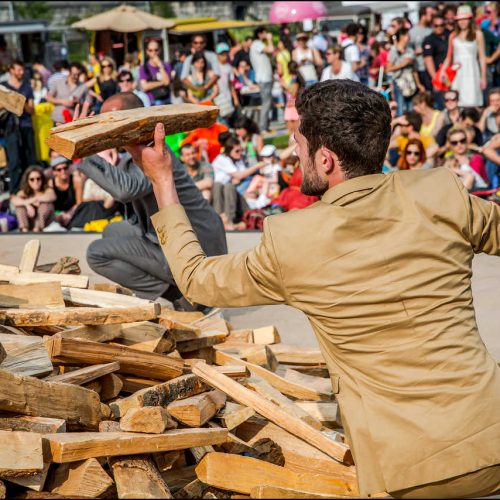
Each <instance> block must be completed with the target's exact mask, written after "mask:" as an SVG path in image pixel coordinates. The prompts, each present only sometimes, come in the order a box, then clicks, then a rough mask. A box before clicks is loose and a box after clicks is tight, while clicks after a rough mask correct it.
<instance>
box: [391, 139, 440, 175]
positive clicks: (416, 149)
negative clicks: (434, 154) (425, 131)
mask: <svg viewBox="0 0 500 500" xmlns="http://www.w3.org/2000/svg"><path fill="white" fill-rule="evenodd" d="M426 160H427V155H426V154H425V148H424V145H423V144H422V141H421V140H420V139H410V140H409V141H408V143H407V144H406V146H405V149H404V151H403V155H402V156H401V158H400V160H399V166H398V168H399V170H425V169H428V168H431V167H432V165H431V164H430V163H428V162H427V161H426Z"/></svg>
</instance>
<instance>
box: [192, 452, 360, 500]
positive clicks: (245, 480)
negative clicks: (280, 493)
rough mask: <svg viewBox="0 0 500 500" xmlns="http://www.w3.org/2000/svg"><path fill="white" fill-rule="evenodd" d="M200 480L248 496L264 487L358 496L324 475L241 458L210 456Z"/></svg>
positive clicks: (199, 467) (198, 469) (343, 483)
mask: <svg viewBox="0 0 500 500" xmlns="http://www.w3.org/2000/svg"><path fill="white" fill-rule="evenodd" d="M196 475H197V476H198V479H199V480H200V481H202V482H204V483H206V484H209V485H211V486H215V487H216V488H221V489H224V490H230V491H237V492H240V493H244V494H247V495H248V494H249V493H250V492H251V491H252V489H253V488H255V487H256V486H259V485H261V484H266V485H270V486H278V487H282V488H287V487H288V488H290V487H292V488H295V489H299V490H303V491H308V492H310V493H323V494H330V495H347V496H351V497H353V496H356V495H357V494H358V490H357V487H353V485H351V484H349V483H347V482H346V481H343V480H342V479H337V478H334V477H332V476H327V475H323V474H309V473H302V474H298V473H296V472H294V471H292V470H289V469H286V468H284V467H280V466H278V465H274V464H271V463H269V462H264V461H263V460H257V459H255V458H251V457H244V456H241V455H231V454H225V453H208V454H207V455H205V457H203V460H202V461H201V462H200V463H199V464H198V465H197V467H196Z"/></svg>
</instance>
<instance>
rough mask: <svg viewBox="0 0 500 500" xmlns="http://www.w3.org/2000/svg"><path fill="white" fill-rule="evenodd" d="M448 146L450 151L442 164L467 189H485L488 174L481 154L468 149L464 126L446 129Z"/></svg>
mask: <svg viewBox="0 0 500 500" xmlns="http://www.w3.org/2000/svg"><path fill="white" fill-rule="evenodd" d="M446 137H447V139H448V148H449V150H450V151H451V156H449V157H448V158H447V159H446V161H445V163H444V166H445V167H447V168H449V169H450V170H451V171H452V172H453V173H454V174H455V175H456V176H457V177H459V178H460V180H461V181H462V182H463V184H464V186H465V187H466V188H467V189H468V190H469V191H477V190H478V189H486V188H487V187H488V175H487V173H486V166H485V163H484V160H483V158H482V157H481V155H478V154H476V153H472V152H471V151H469V149H468V146H469V141H468V139H467V134H466V131H465V128H463V127H460V126H455V127H453V128H451V129H450V130H449V131H448V134H447V136H446Z"/></svg>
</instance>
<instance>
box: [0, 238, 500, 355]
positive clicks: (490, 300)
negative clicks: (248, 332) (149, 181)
mask: <svg viewBox="0 0 500 500" xmlns="http://www.w3.org/2000/svg"><path fill="white" fill-rule="evenodd" d="M100 237H101V236H100V235H99V234H73V233H66V234H54V233H43V234H39V235H33V234H31V235H25V234H20V233H19V234H3V235H0V264H6V265H17V264H18V263H19V259H20V256H21V253H22V249H23V246H24V244H25V243H26V241H28V240H29V239H32V238H38V239H40V241H41V253H40V259H39V264H46V263H49V262H55V261H56V260H57V259H58V258H59V257H62V256H65V255H71V256H74V257H77V258H79V259H80V267H81V269H82V273H84V274H88V275H90V277H91V281H93V282H96V281H105V280H104V279H103V278H101V277H99V276H96V275H95V274H94V273H93V272H92V271H91V270H90V269H89V267H88V266H87V263H86V260H85V252H86V249H87V246H88V245H89V243H90V242H91V241H93V240H94V239H97V238H100ZM227 239H228V245H229V251H230V252H237V251H241V250H246V249H250V248H252V247H254V246H255V245H257V244H258V242H259V240H260V233H258V232H248V233H247V232H245V233H228V235H227ZM472 289H473V296H474V307H475V308H476V316H477V322H478V326H479V331H480V333H481V336H482V338H483V341H484V343H485V344H486V346H487V348H488V350H489V351H490V353H491V354H492V356H493V357H494V358H495V359H496V360H499V361H500V327H499V325H500V258H498V257H492V256H489V255H484V254H481V255H477V256H476V257H475V258H474V261H473V279H472ZM224 314H225V316H226V318H227V319H228V321H230V322H231V323H232V324H233V325H234V326H235V327H237V328H256V327H259V326H265V325H270V324H274V325H276V327H277V328H278V330H279V332H280V334H281V338H282V341H283V342H286V343H289V344H295V345H302V346H315V345H317V343H316V339H315V337H314V334H313V332H312V329H311V327H310V325H309V323H308V321H307V319H306V317H305V316H304V314H302V313H301V312H299V311H297V310H296V309H293V308H291V307H288V306H263V307H248V308H238V309H225V310H224Z"/></svg>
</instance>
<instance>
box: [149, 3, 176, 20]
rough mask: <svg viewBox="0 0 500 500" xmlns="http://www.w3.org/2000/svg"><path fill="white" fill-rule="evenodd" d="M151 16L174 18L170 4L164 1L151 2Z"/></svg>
mask: <svg viewBox="0 0 500 500" xmlns="http://www.w3.org/2000/svg"><path fill="white" fill-rule="evenodd" d="M151 14H154V15H155V16H160V17H168V18H170V17H175V12H174V9H173V8H172V6H171V5H170V2H165V1H158V2H151Z"/></svg>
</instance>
